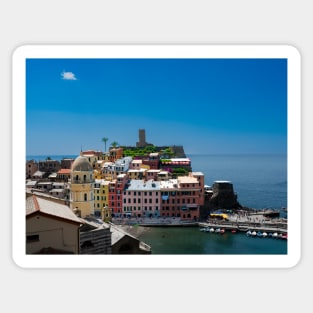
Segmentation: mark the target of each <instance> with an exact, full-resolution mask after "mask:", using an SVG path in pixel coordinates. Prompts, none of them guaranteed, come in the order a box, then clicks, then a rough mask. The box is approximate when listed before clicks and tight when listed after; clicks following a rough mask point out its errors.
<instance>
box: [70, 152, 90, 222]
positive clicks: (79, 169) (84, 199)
mask: <svg viewBox="0 0 313 313" xmlns="http://www.w3.org/2000/svg"><path fill="white" fill-rule="evenodd" d="M94 182H95V181H94V175H93V167H92V165H91V164H90V163H89V161H88V159H87V158H86V157H84V156H81V155H80V156H78V157H77V158H76V159H75V161H74V162H73V165H72V170H71V179H70V181H69V188H70V208H71V209H72V210H73V211H74V212H78V215H79V216H81V217H85V216H88V215H93V214H94V212H95V208H94Z"/></svg>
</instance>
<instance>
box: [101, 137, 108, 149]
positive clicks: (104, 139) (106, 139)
mask: <svg viewBox="0 0 313 313" xmlns="http://www.w3.org/2000/svg"><path fill="white" fill-rule="evenodd" d="M108 140H109V138H107V137H103V138H102V139H101V141H102V142H104V152H106V151H107V141H108Z"/></svg>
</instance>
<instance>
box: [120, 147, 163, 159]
mask: <svg viewBox="0 0 313 313" xmlns="http://www.w3.org/2000/svg"><path fill="white" fill-rule="evenodd" d="M156 150H157V149H156V147H155V146H146V147H144V148H138V147H133V148H127V149H124V150H123V154H124V156H131V157H133V158H134V157H144V156H148V155H149V154H150V153H153V152H156Z"/></svg>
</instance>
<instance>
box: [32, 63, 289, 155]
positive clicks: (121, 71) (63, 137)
mask: <svg viewBox="0 0 313 313" xmlns="http://www.w3.org/2000/svg"><path fill="white" fill-rule="evenodd" d="M141 128H144V129H145V130H146V141H147V142H149V143H152V144H154V145H175V144H176V145H183V146H184V148H185V152H186V153H187V154H195V153H198V154H206V153H212V154H218V153H229V154H234V153H235V154H236V153H287V60H286V59H74V58H73V59H27V61H26V154H27V155H57V154H60V155H68V154H78V153H79V152H80V150H81V149H83V150H88V149H95V150H101V151H104V144H103V142H102V141H101V138H102V137H107V138H108V139H109V140H108V143H107V147H109V146H110V144H111V143H112V142H113V141H116V142H118V143H119V144H120V145H135V144H136V142H137V141H138V130H139V129H141Z"/></svg>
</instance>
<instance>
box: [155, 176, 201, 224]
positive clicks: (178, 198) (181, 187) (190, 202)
mask: <svg viewBox="0 0 313 313" xmlns="http://www.w3.org/2000/svg"><path fill="white" fill-rule="evenodd" d="M160 186H161V200H162V201H161V216H164V217H180V218H181V219H182V220H197V219H198V218H199V216H200V206H201V205H203V204H204V175H203V174H202V173H201V172H197V173H190V174H189V176H181V177H179V178H178V179H169V180H167V181H161V182H160Z"/></svg>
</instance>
